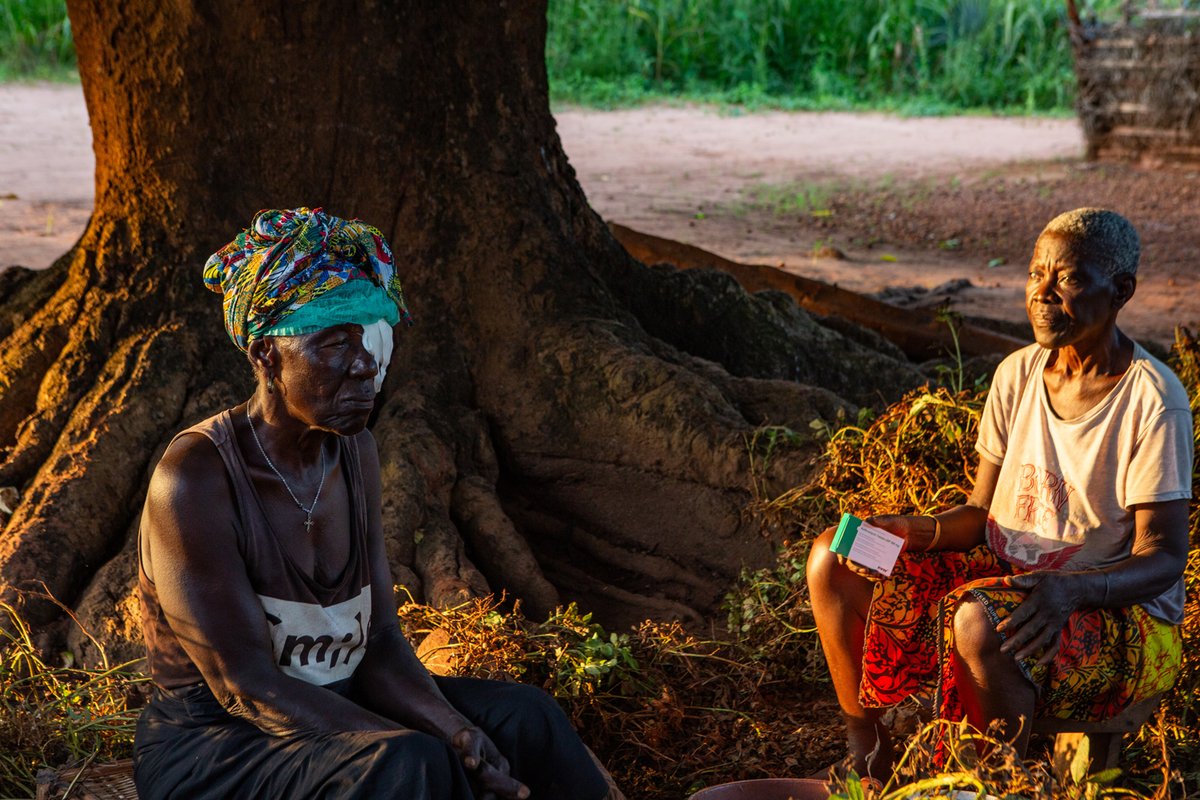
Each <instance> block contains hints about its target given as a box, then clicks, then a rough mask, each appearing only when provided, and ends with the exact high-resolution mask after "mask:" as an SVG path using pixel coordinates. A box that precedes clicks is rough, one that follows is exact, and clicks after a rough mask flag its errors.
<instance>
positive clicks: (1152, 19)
mask: <svg viewBox="0 0 1200 800" xmlns="http://www.w3.org/2000/svg"><path fill="white" fill-rule="evenodd" d="M1067 16H1068V19H1069V22H1070V29H1071V43H1072V46H1073V50H1074V52H1075V72H1076V74H1077V76H1078V78H1079V94H1078V99H1077V100H1076V108H1077V110H1078V112H1079V118H1080V121H1081V122H1082V124H1083V132H1084V137H1085V140H1086V142H1087V151H1088V156H1089V157H1090V158H1096V157H1099V156H1101V155H1111V156H1117V157H1121V158H1138V157H1142V156H1151V157H1157V158H1168V159H1187V160H1195V159H1200V9H1192V8H1187V7H1181V8H1160V7H1158V4H1157V3H1154V2H1150V3H1146V4H1134V3H1128V2H1127V3H1125V5H1124V7H1123V11H1122V14H1121V17H1120V19H1118V20H1117V21H1115V22H1109V23H1100V22H1096V21H1094V20H1085V19H1081V18H1080V15H1079V12H1078V9H1077V8H1076V4H1075V2H1074V0H1067Z"/></svg>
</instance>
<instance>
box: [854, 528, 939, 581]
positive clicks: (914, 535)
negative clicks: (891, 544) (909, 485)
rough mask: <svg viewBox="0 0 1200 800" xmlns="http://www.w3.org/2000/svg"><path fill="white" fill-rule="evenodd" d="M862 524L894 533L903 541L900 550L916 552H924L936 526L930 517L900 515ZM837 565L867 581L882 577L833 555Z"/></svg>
mask: <svg viewBox="0 0 1200 800" xmlns="http://www.w3.org/2000/svg"><path fill="white" fill-rule="evenodd" d="M863 523H864V524H868V525H874V526H875V527H877V528H882V529H883V530H885V531H887V532H888V533H894V534H895V535H897V536H899V537H900V538H902V539H903V540H904V544H903V545H902V546H901V550H902V551H903V550H909V549H914V550H915V551H916V552H924V550H925V549H926V548H927V547H928V546H929V542H930V541H931V540H932V539H933V535H934V530H935V528H936V525H935V523H934V521H933V519H932V518H930V517H913V516H903V515H900V514H884V515H881V516H878V517H867V518H866V519H864V520H863ZM925 528H928V529H929V533H928V536H926V535H925V532H924V529H925ZM834 556H835V557H836V558H837V560H838V563H839V564H841V565H842V566H843V567H845V568H846V569H848V570H850V571H851V572H853V573H854V574H855V575H858V576H859V577H860V578H866V579H867V580H869V581H878V580H879V579H880V578H882V577H883V576H882V575H880V574H879V573H878V572H875V571H874V570H870V569H867V568H866V567H862V566H859V565H858V564H855V563H854V562H853V561H851V560H850V559H848V558H846V557H845V556H843V555H840V554H838V553H834Z"/></svg>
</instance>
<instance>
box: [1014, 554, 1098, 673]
mask: <svg viewBox="0 0 1200 800" xmlns="http://www.w3.org/2000/svg"><path fill="white" fill-rule="evenodd" d="M1079 578H1080V576H1079V575H1078V574H1077V573H1069V572H1028V573H1026V574H1024V575H1013V576H1012V577H1010V578H1008V579H1007V583H1008V585H1009V586H1011V587H1013V588H1014V589H1024V590H1026V591H1027V592H1028V594H1027V595H1026V597H1025V599H1024V600H1022V601H1021V605H1019V606H1017V609H1016V610H1015V611H1013V613H1012V614H1011V615H1010V616H1009V617H1008V619H1006V620H1004V621H1003V622H1001V623H1000V624H999V625H997V626H996V631H997V632H999V633H1000V634H1002V635H1003V636H1004V643H1003V644H1001V645H1000V652H1002V653H1010V654H1012V656H1013V658H1015V659H1016V660H1017V661H1023V660H1024V659H1026V658H1029V657H1030V656H1033V655H1037V654H1038V653H1039V652H1040V653H1041V657H1040V658H1038V660H1037V663H1038V664H1049V663H1050V661H1051V660H1052V659H1053V658H1054V656H1055V655H1057V654H1058V644H1059V634H1061V633H1062V629H1063V626H1065V625H1066V624H1067V618H1068V617H1070V616H1071V613H1072V612H1073V611H1075V610H1076V609H1078V608H1079V597H1080V596H1081V592H1080V586H1079Z"/></svg>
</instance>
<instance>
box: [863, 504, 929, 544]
mask: <svg viewBox="0 0 1200 800" xmlns="http://www.w3.org/2000/svg"><path fill="white" fill-rule="evenodd" d="M863 522H865V523H867V524H868V525H874V526H875V527H876V528H883V529H884V530H885V531H887V532H888V533H894V534H896V535H897V536H899V537H900V538H901V539H903V540H904V547H903V550H902V551H901V552H906V551H911V552H914V553H924V552H925V551H926V550H928V549H929V546H930V545H931V544H932V543H933V540H934V537H935V536H937V521H936V520H934V518H933V517H931V516H923V517H918V516H911V515H906V514H881V515H880V516H878V517H867V518H866V519H864V520H863Z"/></svg>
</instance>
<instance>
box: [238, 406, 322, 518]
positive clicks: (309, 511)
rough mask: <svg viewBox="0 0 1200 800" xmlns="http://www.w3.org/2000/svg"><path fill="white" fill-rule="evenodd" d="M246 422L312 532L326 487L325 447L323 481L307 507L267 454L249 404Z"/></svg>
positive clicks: (259, 448) (260, 449)
mask: <svg viewBox="0 0 1200 800" xmlns="http://www.w3.org/2000/svg"><path fill="white" fill-rule="evenodd" d="M246 422H249V423H250V435H251V436H253V437H254V443H255V444H256V445H258V452H260V453H262V457H263V460H265V461H266V462H267V466H268V467H270V468H271V471H272V472H274V473H275V476H276V477H277V478H279V481H280V483H282V484H283V488H285V489H287V493H288V494H290V495H291V496H292V501H293V502H294V503H295V504H296V506H297V507H298V508H299V509H300V510H301V511H303V512H304V513H305V514H306V515H307V518H306V519H305V520H304V532H305V533H312V526H313V518H312V515H313V511H315V510H316V509H317V501H318V500H320V499H321V490H322V489H323V488H325V448H324V447H322V448H321V482H320V483H318V484H317V493H316V495H315V496H314V497H313V501H312V505H311V506H309V507H308V508H305V507H304V504H303V503H301V502H300V498H298V497H296V493H295V492H293V491H292V487H291V486H289V485H288V482H287V478H285V477H283V473H282V472H280V471H279V470H278V469H277V468H276V466H275V464H274V463H273V462H272V461H271V457H270V456H269V455H267V451H266V449H265V448H264V447H263V445H262V442H261V441H259V438H258V432H257V431H255V430H254V420H252V419H251V418H250V406H249V405H247V406H246Z"/></svg>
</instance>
